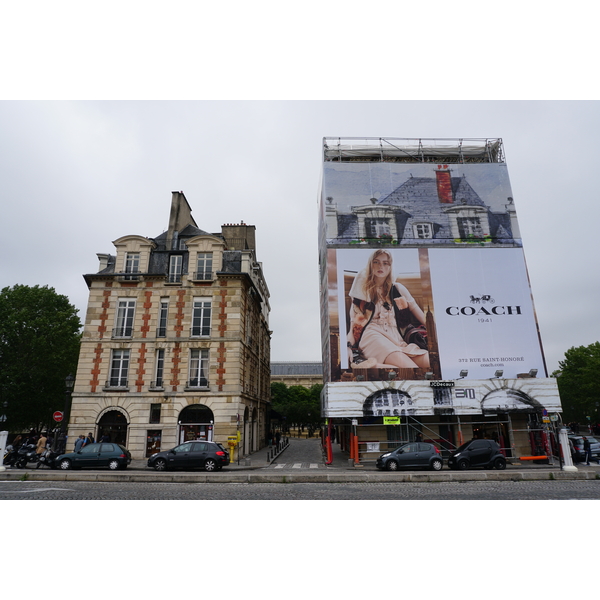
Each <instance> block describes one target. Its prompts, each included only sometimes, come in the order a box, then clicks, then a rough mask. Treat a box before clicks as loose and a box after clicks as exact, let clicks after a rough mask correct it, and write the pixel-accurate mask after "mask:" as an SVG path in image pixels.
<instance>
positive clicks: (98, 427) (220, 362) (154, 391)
mask: <svg viewBox="0 0 600 600" xmlns="http://www.w3.org/2000/svg"><path fill="white" fill-rule="evenodd" d="M191 212H192V211H191V208H190V205H189V204H188V202H187V200H186V198H185V196H184V194H183V192H173V194H172V203H171V212H170V217H169V224H168V229H167V231H165V232H164V233H162V234H161V235H158V236H156V237H153V238H152V237H143V236H140V235H126V236H123V237H121V238H119V239H117V240H115V241H114V242H113V244H114V246H115V249H116V252H115V253H114V254H98V257H99V260H100V265H99V270H98V272H97V273H95V274H88V275H85V276H84V278H85V281H86V283H87V285H88V287H89V290H90V297H89V303H88V308H87V315H86V319H85V326H84V331H83V337H82V342H81V353H80V357H79V364H78V368H77V377H76V383H75V387H74V390H73V395H72V405H71V411H70V418H69V428H68V435H69V440H71V441H72V440H74V438H76V437H77V436H78V435H79V434H82V433H83V434H87V433H88V432H90V431H91V432H93V434H94V435H95V437H96V439H100V438H101V437H102V436H104V435H107V436H109V438H110V440H111V441H116V442H119V443H122V444H124V445H126V446H127V447H128V448H129V450H130V451H131V453H132V456H133V458H136V459H141V458H144V457H146V456H149V455H151V454H153V453H154V452H157V451H158V450H160V449H163V450H164V449H168V448H171V447H173V446H175V445H177V444H179V443H181V442H183V441H186V440H189V439H205V440H214V441H217V442H220V443H222V444H224V445H226V444H227V441H228V437H229V436H236V435H238V432H239V437H240V439H241V442H240V454H241V455H247V454H250V453H252V452H253V451H255V450H258V449H259V448H260V447H262V446H263V445H264V444H265V422H266V419H268V414H269V411H268V406H269V402H270V333H271V332H270V331H269V311H270V306H269V290H268V287H267V284H266V282H265V279H264V275H263V271H262V265H261V263H259V262H257V260H256V244H255V227H254V226H253V225H246V224H244V223H243V222H242V223H240V224H236V225H232V224H227V225H223V226H222V227H221V232H220V233H208V232H206V231H203V230H201V229H199V228H198V226H197V224H196V222H195V221H194V218H193V217H192V214H191ZM70 446H71V443H70V442H69V448H68V449H69V450H70V449H71V448H70Z"/></svg>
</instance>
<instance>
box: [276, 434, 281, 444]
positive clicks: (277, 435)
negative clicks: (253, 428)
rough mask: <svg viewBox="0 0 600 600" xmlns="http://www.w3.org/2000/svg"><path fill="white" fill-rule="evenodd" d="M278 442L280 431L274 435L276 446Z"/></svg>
mask: <svg viewBox="0 0 600 600" xmlns="http://www.w3.org/2000/svg"><path fill="white" fill-rule="evenodd" d="M279 440H281V431H278V432H277V433H276V434H275V441H276V442H277V445H278V446H279Z"/></svg>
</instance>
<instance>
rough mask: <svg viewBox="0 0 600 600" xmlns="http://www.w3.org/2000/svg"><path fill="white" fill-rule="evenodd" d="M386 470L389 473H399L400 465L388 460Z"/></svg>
mask: <svg viewBox="0 0 600 600" xmlns="http://www.w3.org/2000/svg"><path fill="white" fill-rule="evenodd" d="M385 468H386V469H387V470H388V471H397V470H398V463H397V462H396V461H395V460H388V461H387V465H385Z"/></svg>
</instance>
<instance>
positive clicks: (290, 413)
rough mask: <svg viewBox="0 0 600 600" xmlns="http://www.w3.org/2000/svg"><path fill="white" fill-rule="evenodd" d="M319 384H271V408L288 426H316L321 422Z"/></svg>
mask: <svg viewBox="0 0 600 600" xmlns="http://www.w3.org/2000/svg"><path fill="white" fill-rule="evenodd" d="M322 389H323V386H322V385H321V384H315V385H313V386H311V387H310V388H306V387H304V386H302V385H292V386H289V387H288V386H287V385H285V383H281V382H275V383H272V384H271V404H272V407H273V410H274V411H275V412H276V413H277V414H278V415H279V416H280V417H281V418H282V419H283V420H284V421H285V423H286V425H287V426H288V427H290V426H297V425H299V426H306V427H318V426H319V425H320V423H321V390H322Z"/></svg>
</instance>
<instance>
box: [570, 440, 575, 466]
mask: <svg viewBox="0 0 600 600" xmlns="http://www.w3.org/2000/svg"><path fill="white" fill-rule="evenodd" d="M569 450H570V451H571V459H572V460H573V464H574V465H576V464H577V452H575V445H574V444H573V441H572V440H569Z"/></svg>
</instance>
